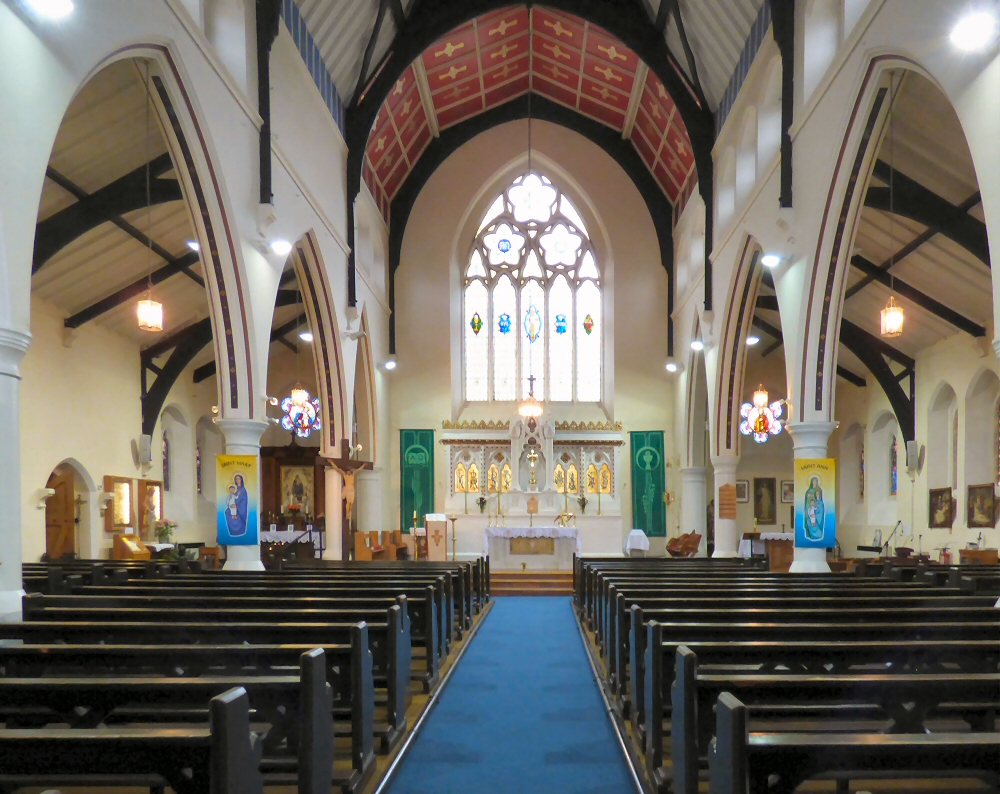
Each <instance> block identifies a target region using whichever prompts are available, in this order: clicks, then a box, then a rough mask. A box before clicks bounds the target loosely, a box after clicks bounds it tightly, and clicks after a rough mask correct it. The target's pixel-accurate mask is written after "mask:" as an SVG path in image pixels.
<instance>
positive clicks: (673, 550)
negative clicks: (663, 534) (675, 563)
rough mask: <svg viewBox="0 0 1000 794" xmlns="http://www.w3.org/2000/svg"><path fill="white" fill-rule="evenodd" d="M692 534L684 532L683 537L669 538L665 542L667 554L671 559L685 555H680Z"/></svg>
mask: <svg viewBox="0 0 1000 794" xmlns="http://www.w3.org/2000/svg"><path fill="white" fill-rule="evenodd" d="M692 534H694V533H692V532H685V533H684V534H683V535H678V536H677V537H676V538H670V540H668V541H667V553H668V554H669V555H670V556H671V557H685V556H687V555H685V554H683V553H682V549H683V548H684V544H685V543H686V542H687V541H688V538H690V537H691V535H692Z"/></svg>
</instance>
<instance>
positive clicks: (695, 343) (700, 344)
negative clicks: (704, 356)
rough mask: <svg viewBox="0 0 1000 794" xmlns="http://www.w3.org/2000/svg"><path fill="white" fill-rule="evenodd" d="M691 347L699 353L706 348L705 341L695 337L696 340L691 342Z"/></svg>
mask: <svg viewBox="0 0 1000 794" xmlns="http://www.w3.org/2000/svg"><path fill="white" fill-rule="evenodd" d="M691 349H692V350H693V351H694V352H695V353H699V352H701V351H702V350H704V349H705V343H704V342H702V341H701V340H700V339H695V340H693V341H692V342H691Z"/></svg>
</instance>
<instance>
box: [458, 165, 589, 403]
mask: <svg viewBox="0 0 1000 794" xmlns="http://www.w3.org/2000/svg"><path fill="white" fill-rule="evenodd" d="M464 288H465V300H464V306H463V312H462V317H463V320H464V326H463V327H464V332H463V338H464V342H465V345H464V348H465V349H464V356H463V359H464V362H465V398H466V399H467V400H470V401H485V400H490V399H493V400H498V401H512V400H516V399H522V398H524V397H527V396H528V393H529V391H530V392H533V393H534V395H535V397H536V398H538V399H539V400H552V401H561V402H571V401H573V400H576V401H579V402H599V401H600V400H601V380H602V368H603V361H602V357H603V349H604V345H603V335H604V332H603V322H602V321H603V312H602V294H601V274H600V271H599V270H598V267H597V261H596V259H595V256H594V251H593V246H592V245H591V242H590V239H589V237H588V235H587V229H586V227H585V225H584V223H583V220H582V218H581V217H580V214H579V213H578V212H577V210H576V208H575V207H574V206H573V205H572V203H571V202H570V200H569V199H568V198H567V197H566V196H565V195H563V194H562V192H561V191H560V190H559V189H558V188H557V187H556V186H555V185H553V184H552V182H551V181H550V180H549V179H547V178H546V177H544V176H539V175H538V174H529V175H527V176H522V177H518V178H517V179H515V180H514V182H513V184H512V185H511V186H510V187H509V188H508V189H507V190H506V191H505V192H504V193H503V194H502V195H500V196H499V197H497V199H496V200H495V201H494V202H493V204H491V205H490V208H489V210H487V212H486V214H485V216H484V218H483V221H482V223H481V224H480V227H479V232H478V233H477V236H476V241H475V244H474V246H473V250H472V252H471V253H470V255H469V264H468V267H467V269H466V272H465V280H464ZM532 384H533V386H532Z"/></svg>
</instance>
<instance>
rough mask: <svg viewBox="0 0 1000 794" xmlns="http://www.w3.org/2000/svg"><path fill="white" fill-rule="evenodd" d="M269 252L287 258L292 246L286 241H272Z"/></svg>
mask: <svg viewBox="0 0 1000 794" xmlns="http://www.w3.org/2000/svg"><path fill="white" fill-rule="evenodd" d="M271 250H272V251H273V252H274V253H276V254H277V255H278V256H288V255H289V254H290V253H291V252H292V244H291V243H290V242H288V240H274V241H273V242H272V243H271Z"/></svg>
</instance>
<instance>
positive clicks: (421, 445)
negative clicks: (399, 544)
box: [399, 430, 434, 530]
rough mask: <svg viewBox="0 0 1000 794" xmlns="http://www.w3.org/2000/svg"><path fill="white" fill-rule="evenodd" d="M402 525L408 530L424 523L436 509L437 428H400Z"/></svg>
mask: <svg viewBox="0 0 1000 794" xmlns="http://www.w3.org/2000/svg"><path fill="white" fill-rule="evenodd" d="M399 473H400V478H399V483H400V489H399V504H400V513H399V525H400V528H401V529H404V530H407V529H410V528H412V527H413V515H414V513H415V514H416V516H417V526H418V527H422V526H423V525H424V516H425V515H427V514H428V513H433V512H434V431H433V430H400V431H399Z"/></svg>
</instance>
